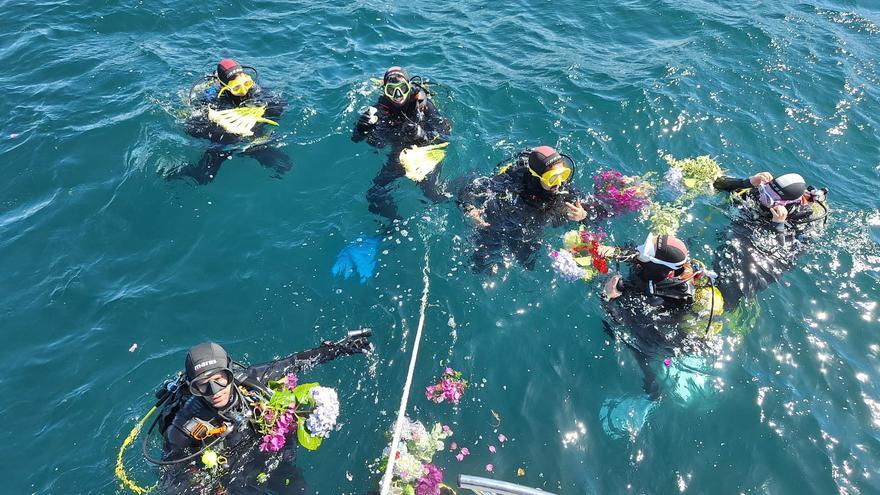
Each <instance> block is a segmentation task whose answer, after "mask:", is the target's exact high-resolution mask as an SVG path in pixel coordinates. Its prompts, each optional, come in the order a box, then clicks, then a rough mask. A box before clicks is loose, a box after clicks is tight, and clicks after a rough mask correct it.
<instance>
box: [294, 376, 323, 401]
mask: <svg viewBox="0 0 880 495" xmlns="http://www.w3.org/2000/svg"><path fill="white" fill-rule="evenodd" d="M318 385H319V384H318V382H312V383H303V384H302V385H298V386H297V387H296V388H295V389H293V396H294V397H296V402H297V403H299V404H303V403H305V404H309V405H312V406H313V405H315V399H313V398H312V394H310V393H309V391H310V390H312V389H313V388H315V387H317V386H318Z"/></svg>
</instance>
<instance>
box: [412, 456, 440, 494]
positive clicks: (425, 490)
mask: <svg viewBox="0 0 880 495" xmlns="http://www.w3.org/2000/svg"><path fill="white" fill-rule="evenodd" d="M442 482H443V473H442V472H441V471H440V469H438V468H437V466H435V465H433V464H425V474H424V476H422V477H421V478H420V479H419V481H418V483H417V484H416V495H440V483H442Z"/></svg>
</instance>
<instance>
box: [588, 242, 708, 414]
mask: <svg viewBox="0 0 880 495" xmlns="http://www.w3.org/2000/svg"><path fill="white" fill-rule="evenodd" d="M635 254H636V253H635V252H634V251H629V250H625V251H624V252H623V255H624V256H626V257H629V258H631V259H632V258H634V256H635ZM631 265H632V268H631V270H630V273H629V276H628V277H627V278H624V279H621V281H620V283H619V284H618V289H619V290H620V291H621V292H622V293H623V294H622V295H621V296H619V297H617V298H615V299H612V300H609V301H607V302H606V303H605V309H606V310H607V311H608V314H609V316H610V317H611V319H612V321H614V323H616V324H617V325H620V326H622V327H624V331H623V332H615V331H614V330H613V329H612V328H611V326H610V325H608V324H607V323H606V325H605V330H606V332H608V334H609V335H610V336H611V337H612V338H614V339H619V340H621V341H623V342H624V344H626V346H627V347H629V348H630V349H631V350H632V351H633V354H634V355H635V357H636V360H637V361H638V363H639V367H640V368H642V375H643V377H644V389H645V392H646V393H647V394H648V396H649V397H650V398H652V399H656V398H657V397H658V396H659V393H660V390H659V387H658V386H657V384H656V374H655V373H656V372H655V371H654V370H653V369H652V367H651V363H652V362H654V361H656V360H657V359H658V358H659V359H662V358H665V357H669V356H674V355H679V354H682V353H688V352H691V351H693V349H690V348H688V343H687V335H686V334H685V333H684V332H682V331H681V330H680V323H681V321H682V319H683V317H684V316H685V314H687V313H688V311H689V310H690V309H691V305H692V304H693V302H694V292H695V291H696V287H695V285H694V279H693V276H692V269H691V268H690V266H689V265H688V266H686V269H685V270H684V271H683V273H682V274H681V275H678V276H675V277H673V278H668V277H663V276H662V275H659V274H660V272H666V273H668V272H669V268H665V267H660V266H659V265H652V264H643V263H640V262H638V261H635V260H633V261H632V262H631ZM655 268H658V270H655Z"/></svg>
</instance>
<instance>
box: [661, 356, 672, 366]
mask: <svg viewBox="0 0 880 495" xmlns="http://www.w3.org/2000/svg"><path fill="white" fill-rule="evenodd" d="M663 364H665V365H666V366H669V365H671V364H672V360H671V359H669V358H666V359H664V360H663Z"/></svg>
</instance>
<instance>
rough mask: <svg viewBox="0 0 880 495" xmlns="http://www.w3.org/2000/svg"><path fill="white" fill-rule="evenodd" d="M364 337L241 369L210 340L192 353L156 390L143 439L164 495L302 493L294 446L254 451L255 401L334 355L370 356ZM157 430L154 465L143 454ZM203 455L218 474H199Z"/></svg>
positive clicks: (357, 334)
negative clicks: (159, 439) (159, 449)
mask: <svg viewBox="0 0 880 495" xmlns="http://www.w3.org/2000/svg"><path fill="white" fill-rule="evenodd" d="M371 335H372V332H371V331H370V330H359V331H354V332H350V333H349V335H348V337H347V338H345V339H343V340H341V341H339V342H335V343H334V342H327V341H325V342H323V343H322V344H321V345H320V346H319V347H317V348H315V349H311V350H308V351H304V352H299V353H296V354H293V355H291V356H288V357H286V358H282V359H279V360H276V361H272V362H268V363H265V364H258V365H254V366H248V367H245V366H243V365H240V364H239V363H237V362H235V361H233V360H232V359H231V358H230V357H229V355H228V354H227V353H226V351H225V350H224V349H223V348H222V347H220V346H219V345H217V344H215V343H213V342H205V343H202V344H199V345H196V346H195V347H193V348H191V349H190V350H189V352H188V353H187V356H186V362H185V372H184V373H183V374H181V375H179V377H178V379H177V380H169V381H167V382H166V384H165V386H163V387H162V389H160V391H159V392H157V397H159V398H160V403H162V405H163V406H164V407H163V409H162V410H161V413H160V414H159V415H158V416H157V417H156V419H155V421H154V422H153V424H152V426H151V427H150V429H149V430H148V432H147V434H146V436H145V438H144V444H143V445H144V455H145V457H146V458H147V460H148V461H149V462H151V463H153V464H158V465H160V466H163V473H162V481H161V485H162V487H163V489H164V491H165V493H211V494H214V493H229V494H233V493H234V494H239V493H254V494H257V493H260V494H261V493H266V492H267V491H271V490H275V491H274V493H281V492H284V493H304V491H305V484H304V481H303V480H302V476H301V475H300V473H299V470H298V469H297V468H295V467H294V464H293V462H294V460H295V449H294V448H290V447H284V448H283V449H282V450H281V451H280V452H277V453H272V452H269V451H264V449H263V448H259V449H258V448H257V447H258V444H259V443H260V441H261V435H260V433H258V432H257V431H256V429H255V425H256V420H257V419H258V418H259V417H260V416H261V415H263V414H265V408H263V406H262V405H261V404H262V403H263V402H261V401H265V400H268V399H269V398H270V397H271V395H272V391H271V389H270V387H269V383H270V382H271V381H274V380H280V379H285V377H287V376H288V374H290V373H300V372H303V371H307V370H309V369H310V368H312V367H313V366H315V365H317V364H320V363H324V362H326V361H330V360H332V359H335V358H337V357H339V356H346V355H352V354H358V353H367V352H369V351H370V350H371V349H372V346H371V344H370V342H369V337H370V336H371ZM157 426H158V431H159V433H160V434H162V435H163V438H164V448H163V455H162V457H161V459H155V458H153V457H151V455H150V454H149V452H148V448H147V445H148V441H149V439H150V434H151V433H152V432H153V430H154V429H156V427H157ZM293 443H295V442H293ZM290 444H291V442H288V444H287V445H290ZM208 450H210V451H211V453H217V454H218V456H214V458H219V459H220V461H219V462H220V464H222V466H221V468H222V469H221V470H220V471H219V472H217V471H210V472H208V471H207V470H206V468H205V466H208V464H207V462H206V461H205V457H204V456H203V454H204V453H205V452H206V451H208ZM200 456H202V457H200ZM199 460H201V462H202V463H204V464H205V466H202V465H201V464H200V463H199V462H197V461H199ZM208 467H210V466H208Z"/></svg>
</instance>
